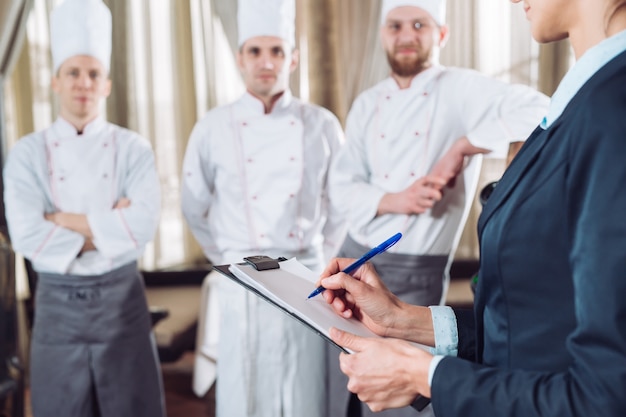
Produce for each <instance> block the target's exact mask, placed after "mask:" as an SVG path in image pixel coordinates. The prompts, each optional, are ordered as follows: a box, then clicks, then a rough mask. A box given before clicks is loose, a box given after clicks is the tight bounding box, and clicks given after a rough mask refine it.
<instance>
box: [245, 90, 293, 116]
mask: <svg viewBox="0 0 626 417" xmlns="http://www.w3.org/2000/svg"><path fill="white" fill-rule="evenodd" d="M241 101H242V103H243V104H244V105H245V108H246V109H247V110H248V111H249V112H250V115H255V116H257V115H263V114H265V104H263V102H262V101H261V100H259V98H258V97H256V96H254V95H252V94H250V93H249V92H248V91H246V93H245V94H244V95H243V97H242V98H241ZM292 101H293V95H292V94H291V91H290V90H289V89H287V90H285V92H284V93H283V94H282V95H281V96H280V97H279V98H278V100H277V101H276V103H274V106H273V107H272V111H271V112H270V113H275V112H278V111H281V110H283V109H285V108H287V107H289V105H290V104H291V102H292Z"/></svg>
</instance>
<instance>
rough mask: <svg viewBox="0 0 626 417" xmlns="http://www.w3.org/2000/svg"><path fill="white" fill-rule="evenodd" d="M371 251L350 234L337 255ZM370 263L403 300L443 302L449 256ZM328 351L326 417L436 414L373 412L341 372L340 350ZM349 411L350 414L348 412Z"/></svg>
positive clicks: (389, 257)
mask: <svg viewBox="0 0 626 417" xmlns="http://www.w3.org/2000/svg"><path fill="white" fill-rule="evenodd" d="M370 249H371V248H367V247H365V246H362V245H360V244H358V243H357V242H355V241H354V240H353V239H352V238H351V237H350V236H349V235H348V236H347V237H346V240H345V242H344V243H343V246H342V247H341V249H340V250H339V253H338V255H337V256H338V257H342V258H359V257H361V256H362V255H363V254H364V253H365V252H367V251H368V250H370ZM369 262H370V263H372V264H373V265H374V267H375V268H376V271H377V272H378V274H379V275H380V277H381V278H382V280H383V282H384V283H385V285H386V286H387V288H389V290H390V291H391V292H393V293H394V294H395V295H397V296H398V297H399V298H400V299H401V300H402V301H404V302H407V303H411V304H416V305H424V306H428V305H438V304H439V303H440V301H441V296H442V294H443V282H444V273H445V269H446V264H447V263H448V256H446V255H406V254H398V253H389V252H384V253H381V254H379V255H376V256H375V257H374V258H372V259H371V260H370V261H369ZM327 349H328V355H327V358H328V361H327V375H328V383H327V385H326V386H327V389H328V393H327V395H328V413H327V416H326V417H346V416H348V417H359V416H362V417H365V416H368V417H369V416H373V417H374V416H375V417H418V416H420V417H426V416H432V415H433V413H432V408H431V406H428V407H427V408H426V409H424V411H422V412H421V413H418V412H417V411H416V410H415V409H414V408H411V407H404V408H398V409H393V410H387V411H383V412H380V413H375V414H374V413H372V412H371V411H370V409H369V408H368V407H367V405H366V404H365V403H361V402H360V401H359V400H358V398H357V397H356V395H354V394H352V393H350V391H348V389H347V388H346V386H347V385H348V377H347V376H345V375H344V374H343V373H342V372H341V370H340V369H339V350H338V349H337V348H335V347H334V346H332V345H330V344H329V345H328V347H327ZM348 408H349V409H350V413H348Z"/></svg>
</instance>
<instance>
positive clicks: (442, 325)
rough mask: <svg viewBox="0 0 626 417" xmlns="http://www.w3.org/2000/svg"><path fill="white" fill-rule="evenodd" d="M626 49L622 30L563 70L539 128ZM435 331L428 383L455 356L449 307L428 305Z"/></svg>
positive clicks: (455, 340) (454, 329) (455, 334)
mask: <svg viewBox="0 0 626 417" xmlns="http://www.w3.org/2000/svg"><path fill="white" fill-rule="evenodd" d="M624 51H626V30H624V31H622V32H620V33H618V34H617V35H613V36H611V37H610V38H607V39H605V40H603V41H602V42H600V43H599V44H597V45H595V46H594V47H593V48H591V49H589V50H588V51H587V52H585V53H584V54H583V56H582V57H580V59H578V61H576V64H574V66H573V67H572V68H571V69H570V70H569V71H568V72H567V74H566V75H565V77H563V80H561V83H560V84H559V87H558V88H557V90H556V91H555V92H554V95H552V99H551V100H550V107H549V108H548V114H547V115H546V117H544V118H543V120H542V121H541V127H542V128H543V129H547V128H549V127H550V126H551V125H552V123H554V121H555V120H556V119H558V118H559V116H561V114H562V113H563V111H564V110H565V108H566V107H567V105H568V104H569V102H570V101H571V100H572V98H574V96H575V95H576V93H578V91H579V90H580V89H581V88H582V86H583V85H585V83H586V82H587V81H589V79H590V78H591V77H593V75H594V74H595V73H596V72H598V71H599V70H600V69H601V68H602V67H604V66H605V65H606V64H607V63H608V62H609V61H611V60H612V59H613V58H615V57H616V56H617V55H619V54H620V53H622V52H624ZM431 312H432V317H433V327H434V330H435V348H434V349H433V350H432V353H433V354H434V355H435V357H434V358H433V360H432V361H431V362H430V367H429V370H428V384H429V385H432V381H433V375H434V374H435V369H436V368H437V365H438V364H439V362H440V361H441V360H442V359H443V358H444V357H445V356H456V355H457V352H458V341H459V335H458V331H457V326H456V317H455V315H454V311H452V309H451V308H450V307H443V306H442V307H439V306H438V307H431Z"/></svg>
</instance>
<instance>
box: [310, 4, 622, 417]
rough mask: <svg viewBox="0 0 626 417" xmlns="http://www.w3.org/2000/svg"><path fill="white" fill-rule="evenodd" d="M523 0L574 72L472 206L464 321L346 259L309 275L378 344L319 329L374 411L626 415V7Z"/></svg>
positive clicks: (538, 33)
mask: <svg viewBox="0 0 626 417" xmlns="http://www.w3.org/2000/svg"><path fill="white" fill-rule="evenodd" d="M512 1H513V2H515V3H518V2H521V0H512ZM523 3H524V10H525V12H526V15H527V17H528V19H529V20H530V22H531V26H532V33H533V37H534V38H535V39H536V40H537V41H539V42H552V41H557V40H560V39H563V38H566V37H569V38H570V41H571V44H572V47H573V50H574V53H575V55H576V58H577V62H576V64H575V65H574V66H573V67H572V69H571V70H570V71H569V72H568V74H567V75H566V77H565V78H564V79H563V81H562V82H561V85H560V86H559V89H558V90H557V92H556V93H555V94H554V96H553V97H552V102H551V105H550V109H549V112H548V114H547V116H546V118H545V119H544V120H543V121H542V123H541V125H540V126H539V127H537V129H536V130H535V132H534V133H533V134H532V135H531V136H530V138H529V139H528V140H527V141H526V143H525V145H524V146H523V147H522V149H521V151H520V152H519V154H518V155H517V157H516V158H515V159H514V160H513V162H512V164H511V165H510V167H509V169H508V170H507V171H506V173H505V174H504V176H503V177H502V179H501V181H500V182H499V184H498V186H497V187H496V188H495V190H494V192H493V194H492V195H491V197H490V199H489V201H488V202H487V204H486V206H485V207H484V209H483V212H482V215H481V217H480V220H479V224H478V230H479V239H480V245H481V260H480V274H479V279H478V286H477V289H476V298H475V306H474V311H473V312H471V311H469V312H467V311H454V312H451V311H448V312H447V313H446V311H443V312H442V310H441V309H447V308H446V307H438V308H431V309H429V308H426V307H418V306H410V305H407V304H404V303H402V302H401V301H399V300H398V299H397V298H396V297H395V296H393V295H392V294H391V293H389V292H388V291H387V290H386V289H385V288H384V286H383V285H382V283H381V282H380V280H379V279H378V277H377V276H376V274H375V272H374V270H373V269H372V268H371V267H369V266H366V267H363V268H361V270H359V271H358V272H357V273H356V274H354V278H353V277H350V276H348V275H346V274H341V273H337V272H338V271H340V270H341V269H342V268H343V267H345V266H346V265H347V264H348V263H349V262H350V260H341V259H340V260H336V261H334V262H333V263H331V265H329V267H328V268H327V270H326V271H325V273H324V274H323V275H322V276H323V277H330V278H326V279H322V280H321V284H322V285H323V286H324V287H326V288H327V289H330V290H332V291H325V293H324V297H325V298H326V300H327V301H328V302H329V303H332V305H333V306H334V307H335V309H336V310H337V311H338V312H339V313H340V314H342V315H344V316H346V317H349V316H355V317H357V318H358V319H360V320H361V321H363V322H364V323H365V324H366V325H367V326H368V327H370V328H371V329H372V330H373V331H374V332H376V333H377V334H380V335H382V336H388V337H392V338H387V339H373V338H372V339H364V338H359V337H356V336H354V335H351V334H348V333H344V332H340V331H337V330H332V331H331V335H332V336H333V339H334V340H335V341H336V342H337V343H338V344H340V345H342V346H345V347H347V348H349V349H351V350H352V351H354V352H355V354H352V355H346V354H342V357H341V368H342V371H343V372H344V373H346V374H347V375H348V376H349V377H350V382H349V384H348V389H350V390H351V391H353V392H355V393H357V394H358V395H359V398H360V399H361V400H362V401H365V402H367V403H368V405H369V406H370V408H371V409H372V410H375V411H378V410H382V409H386V408H394V407H401V406H406V405H408V404H410V403H411V401H412V400H413V399H414V398H415V397H416V396H417V395H423V396H425V397H430V398H431V400H432V404H433V408H434V411H435V414H436V415H437V416H438V417H457V416H464V417H485V416H489V417H493V416H507V417H533V416H544V417H546V416H553V417H564V416H603V417H624V416H626V0H575V1H572V0H524V2H523ZM446 314H447V315H446ZM398 339H404V340H398ZM406 340H409V341H413V342H418V343H422V344H425V345H429V346H435V347H436V348H435V349H433V351H434V353H436V354H435V355H434V356H433V355H432V354H431V353H429V352H427V351H425V350H422V349H418V348H415V346H413V345H411V344H409V343H407V342H406ZM446 341H447V342H446ZM446 343H447V345H448V346H447V350H442V349H441V348H442V347H443V346H442V345H443V344H446ZM440 352H445V356H444V355H439V354H437V353H440Z"/></svg>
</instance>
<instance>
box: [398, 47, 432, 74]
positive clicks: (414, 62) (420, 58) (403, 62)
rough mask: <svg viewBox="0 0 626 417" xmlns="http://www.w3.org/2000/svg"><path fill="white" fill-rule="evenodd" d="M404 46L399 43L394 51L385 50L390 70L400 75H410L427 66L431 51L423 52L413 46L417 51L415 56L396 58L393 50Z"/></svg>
mask: <svg viewBox="0 0 626 417" xmlns="http://www.w3.org/2000/svg"><path fill="white" fill-rule="evenodd" d="M400 48H406V46H403V45H400V46H398V47H396V48H395V49H394V51H391V52H390V51H387V61H388V62H389V66H390V67H391V71H392V72H393V73H394V74H396V75H399V76H400V77H412V76H414V75H417V74H419V73H420V72H422V71H424V70H425V69H427V68H429V67H430V66H431V65H432V63H431V55H432V54H431V53H430V52H428V53H423V52H421V51H420V50H419V49H418V48H417V47H413V48H414V49H415V50H416V51H417V56H416V57H415V58H412V59H410V60H407V59H396V57H395V52H396V50H397V49H400Z"/></svg>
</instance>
